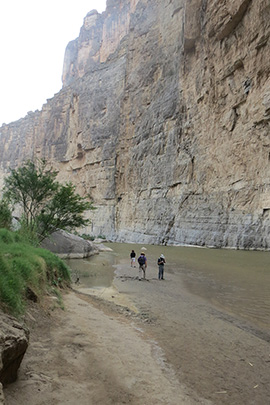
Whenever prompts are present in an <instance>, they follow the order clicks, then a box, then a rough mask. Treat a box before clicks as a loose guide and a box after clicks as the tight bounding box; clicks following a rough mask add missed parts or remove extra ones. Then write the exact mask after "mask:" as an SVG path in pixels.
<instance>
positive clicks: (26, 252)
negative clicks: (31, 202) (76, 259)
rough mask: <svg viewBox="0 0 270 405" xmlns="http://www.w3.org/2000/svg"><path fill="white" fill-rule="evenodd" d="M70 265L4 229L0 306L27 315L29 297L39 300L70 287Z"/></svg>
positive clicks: (0, 240) (0, 249)
mask: <svg viewBox="0 0 270 405" xmlns="http://www.w3.org/2000/svg"><path fill="white" fill-rule="evenodd" d="M69 282H70V273H69V269H68V267H67V265H66V264H65V263H64V262H63V261H62V260H61V259H60V258H59V257H57V256H56V255H54V254H53V253H51V252H49V251H47V250H45V249H41V248H36V247H34V246H32V245H31V244H29V242H26V241H25V240H24V239H23V238H22V236H21V235H19V234H18V233H16V232H10V231H8V230H7V229H0V305H1V307H2V309H4V310H6V311H7V312H10V313H12V314H14V315H20V314H22V313H23V312H24V310H25V306H26V302H27V299H28V298H29V294H30V295H31V296H32V297H36V299H39V298H40V297H41V296H42V295H43V294H44V293H45V292H46V291H48V290H49V289H50V288H52V287H54V288H55V287H64V286H67V285H69Z"/></svg>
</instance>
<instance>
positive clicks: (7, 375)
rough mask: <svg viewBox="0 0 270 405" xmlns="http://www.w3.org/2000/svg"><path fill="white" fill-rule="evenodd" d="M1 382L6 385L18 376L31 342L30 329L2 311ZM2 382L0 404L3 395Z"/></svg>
mask: <svg viewBox="0 0 270 405" xmlns="http://www.w3.org/2000/svg"><path fill="white" fill-rule="evenodd" d="M0 324H1V330H0V383H1V384H2V385H3V386H5V385H6V384H9V383H12V382H14V381H15V380H16V378H17V373H18V369H19V367H20V364H21V361H22V359H23V356H24V354H25V352H26V350H27V347H28V342H29V331H28V329H27V328H26V327H24V326H22V325H21V324H20V323H19V322H18V321H17V320H16V319H15V318H13V317H11V316H8V315H6V314H3V313H1V312H0ZM1 384H0V404H1V403H3V401H2V402H1V400H2V398H3V395H2V392H1Z"/></svg>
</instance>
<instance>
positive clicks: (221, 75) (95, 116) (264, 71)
mask: <svg viewBox="0 0 270 405" xmlns="http://www.w3.org/2000/svg"><path fill="white" fill-rule="evenodd" d="M269 21H270V6H269V5H268V3H267V2H265V1H264V0H256V1H251V0H236V1H235V0H234V1H233V0H222V1H216V0H208V1H207V0H189V1H188V0H180V1H179V0H114V1H113V0H109V1H107V10H106V12H104V13H102V14H101V15H100V14H98V13H97V12H95V11H92V12H90V13H89V14H88V15H87V16H86V17H85V20H84V25H83V27H82V29H81V32H80V36H79V38H78V39H76V40H75V41H72V42H71V43H70V44H69V45H68V46H67V50H66V56H65V61H64V68H63V89H62V90H61V91H60V92H59V93H58V94H56V95H55V97H54V98H52V99H50V100H48V102H47V104H45V105H44V106H43V108H42V111H40V112H35V113H29V114H28V116H27V117H25V118H23V119H21V120H19V121H17V122H14V123H11V124H9V125H4V126H3V127H2V128H1V129H0V145H1V148H0V162H1V170H2V174H1V178H3V176H4V175H5V173H6V172H7V170H8V168H9V167H10V166H18V165H19V164H20V163H21V162H22V160H23V159H25V158H33V157H36V156H38V157H39V156H40V157H45V158H46V159H47V160H48V162H49V164H50V165H52V166H53V167H54V168H55V169H56V170H58V172H59V175H58V177H59V180H60V181H65V180H67V179H69V180H71V181H72V182H73V183H75V184H76V185H77V187H78V191H79V192H80V193H82V194H83V195H90V197H91V199H92V200H93V201H94V204H95V205H96V207H97V210H96V211H94V212H93V213H89V215H91V216H92V225H91V227H89V228H88V229H85V230H84V232H85V233H93V234H94V235H98V234H102V235H105V236H106V237H107V238H110V239H112V240H118V241H128V242H131V241H132V242H145V243H168V244H189V245H203V246H204V245H206V246H216V247H237V248H256V249H269V248H270V236H269V229H270V183H269V174H270V137H269V132H270V131H269V127H270V68H269V57H270V47H269V44H270V39H269V37H270V23H269Z"/></svg>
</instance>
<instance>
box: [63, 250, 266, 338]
mask: <svg viewBox="0 0 270 405" xmlns="http://www.w3.org/2000/svg"><path fill="white" fill-rule="evenodd" d="M106 246H107V247H110V248H111V249H113V252H102V253H100V254H99V255H96V256H93V257H91V258H89V259H80V260H75V259H74V260H67V264H68V265H69V266H70V268H71V269H72V275H73V280H74V279H76V277H77V276H79V278H80V284H81V285H85V286H87V287H94V288H102V287H107V286H110V285H111V283H112V281H113V278H114V272H115V270H116V267H117V264H118V263H120V261H121V263H123V261H126V263H127V266H130V259H129V254H130V252H131V249H134V250H135V252H136V254H137V257H138V255H139V253H140V251H141V248H142V247H145V248H146V250H145V253H146V256H147V261H148V266H151V267H152V266H153V268H156V267H157V264H156V263H157V258H158V256H159V255H160V254H161V253H163V254H164V255H165V257H166V268H165V277H167V278H169V275H170V273H171V274H172V273H173V274H174V275H176V276H177V277H178V276H179V279H180V281H181V282H182V284H184V286H185V287H186V288H187V290H188V291H189V292H190V293H192V294H196V295H198V296H200V297H202V298H203V299H205V300H208V301H210V302H211V303H212V304H213V306H215V307H217V308H219V309H220V310H224V311H226V313H229V314H232V315H236V316H237V317H238V318H242V319H244V320H246V321H248V322H250V323H251V324H253V325H254V326H256V327H259V328H263V329H264V330H265V329H266V330H269V327H270V252H255V251H252V252H251V251H238V250H227V249H204V248H203V249H202V248H193V247H170V246H166V247H161V246H153V245H135V244H124V243H108V244H106Z"/></svg>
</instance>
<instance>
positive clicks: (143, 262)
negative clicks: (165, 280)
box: [138, 252, 147, 281]
mask: <svg viewBox="0 0 270 405" xmlns="http://www.w3.org/2000/svg"><path fill="white" fill-rule="evenodd" d="M138 263H139V281H140V280H141V279H142V272H143V279H144V280H145V271H146V267H147V259H146V256H145V254H144V253H143V252H142V253H141V255H140V256H139V257H138Z"/></svg>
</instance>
